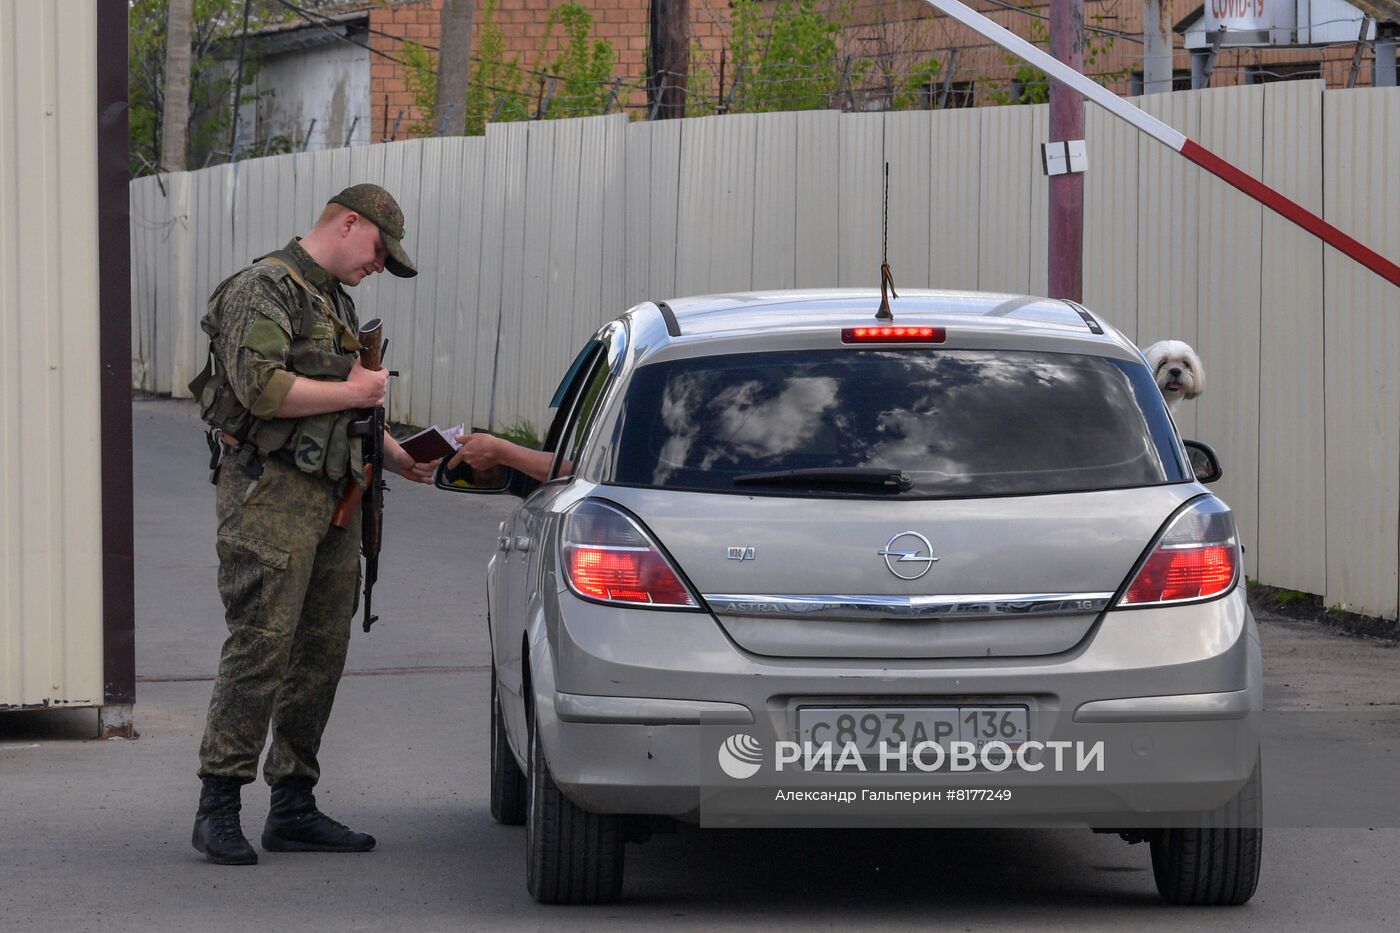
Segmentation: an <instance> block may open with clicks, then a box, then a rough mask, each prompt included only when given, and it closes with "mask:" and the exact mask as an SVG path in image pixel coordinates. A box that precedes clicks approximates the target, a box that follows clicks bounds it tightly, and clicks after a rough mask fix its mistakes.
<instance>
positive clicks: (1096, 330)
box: [1060, 298, 1103, 334]
mask: <svg viewBox="0 0 1400 933" xmlns="http://www.w3.org/2000/svg"><path fill="white" fill-rule="evenodd" d="M1060 300H1061V301H1063V302H1064V303H1065V304H1067V305H1069V306H1070V307H1071V308H1073V309H1074V310H1076V311H1078V312H1079V316H1080V317H1082V318H1083V319H1084V323H1085V324H1088V325H1089V333H1091V334H1102V333H1103V326H1102V325H1100V324H1099V322H1098V321H1096V320H1094V316H1093V315H1092V314H1090V313H1089V311H1088V309H1087V308H1085V307H1084V306H1083V305H1081V304H1080V303H1079V302H1077V301H1070V300H1069V299H1068V298H1061V299H1060Z"/></svg>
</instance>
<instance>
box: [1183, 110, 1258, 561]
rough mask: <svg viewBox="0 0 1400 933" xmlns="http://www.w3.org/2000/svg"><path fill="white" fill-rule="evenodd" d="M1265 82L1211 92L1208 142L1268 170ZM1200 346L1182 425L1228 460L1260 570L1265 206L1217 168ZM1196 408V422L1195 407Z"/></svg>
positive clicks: (1205, 194)
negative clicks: (1199, 387) (1201, 386)
mask: <svg viewBox="0 0 1400 933" xmlns="http://www.w3.org/2000/svg"><path fill="white" fill-rule="evenodd" d="M1264 89H1265V88H1264V86H1263V85H1254V86H1252V87H1251V86H1248V85H1246V86H1241V87H1232V88H1221V89H1220V90H1221V93H1218V94H1211V95H1210V96H1209V97H1205V98H1203V99H1202V100H1201V117H1200V119H1201V131H1200V137H1199V138H1200V140H1201V143H1202V145H1204V146H1206V147H1207V148H1209V149H1211V150H1212V151H1214V152H1216V153H1218V154H1219V155H1220V156H1221V157H1222V158H1224V159H1226V160H1228V161H1229V162H1231V163H1232V164H1234V165H1236V166H1238V167H1239V168H1241V169H1242V170H1244V171H1245V172H1247V173H1249V174H1250V175H1251V176H1253V177H1255V178H1258V177H1259V175H1260V173H1261V172H1262V171H1263V169H1264ZM1199 193H1200V208H1199V211H1200V213H1199V218H1200V225H1201V226H1200V231H1201V232H1200V237H1199V238H1198V240H1197V244H1198V247H1197V248H1198V250H1199V257H1200V258H1199V260H1198V263H1199V266H1198V269H1199V272H1198V275H1197V299H1196V307H1197V309H1198V310H1197V340H1198V343H1197V344H1196V345H1195V347H1196V352H1197V354H1198V355H1200V356H1202V357H1203V359H1202V361H1201V362H1202V363H1203V365H1204V366H1205V371H1206V384H1207V388H1208V391H1207V392H1206V394H1204V395H1203V396H1202V397H1201V398H1200V399H1199V400H1197V401H1196V402H1195V403H1190V402H1188V403H1185V404H1184V405H1183V406H1182V410H1183V411H1184V412H1186V417H1185V418H1183V419H1182V420H1183V422H1184V423H1183V424H1182V425H1181V430H1182V432H1183V433H1184V434H1185V436H1187V437H1195V438H1198V439H1200V440H1202V441H1205V442H1206V443H1207V444H1210V445H1211V446H1212V447H1214V448H1215V450H1216V452H1217V453H1219V454H1220V457H1221V460H1222V461H1223V463H1224V464H1225V466H1226V470H1225V477H1224V478H1223V479H1222V480H1220V482H1219V483H1218V484H1216V486H1215V492H1216V494H1217V495H1219V496H1220V497H1221V498H1222V499H1224V500H1225V501H1226V502H1228V503H1229V504H1230V508H1231V509H1232V510H1233V511H1234V513H1235V524H1236V525H1237V526H1238V528H1239V530H1240V534H1241V536H1242V537H1243V539H1244V543H1245V546H1246V548H1248V550H1247V552H1246V554H1245V570H1246V572H1248V573H1249V575H1250V576H1255V575H1256V569H1255V568H1256V567H1257V564H1256V563H1255V561H1256V560H1257V555H1258V553H1259V548H1260V542H1259V492H1258V489H1259V482H1258V478H1259V298H1260V295H1259V256H1260V249H1261V244H1262V242H1263V239H1262V238H1263V233H1262V230H1263V210H1264V209H1263V207H1262V206H1260V204H1259V202H1258V201H1255V200H1254V199H1253V198H1250V197H1247V196H1246V195H1244V194H1243V193H1242V192H1239V191H1236V190H1235V189H1234V188H1231V187H1229V186H1228V185H1226V184H1225V183H1224V182H1223V181H1220V180H1219V179H1217V178H1215V177H1214V176H1211V177H1205V178H1202V179H1201V183H1200V188H1199ZM1192 409H1194V413H1195V416H1196V419H1195V424H1194V425H1191V421H1190V416H1191V411H1192Z"/></svg>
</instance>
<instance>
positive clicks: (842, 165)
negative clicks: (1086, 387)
mask: <svg viewBox="0 0 1400 933" xmlns="http://www.w3.org/2000/svg"><path fill="white" fill-rule="evenodd" d="M4 2H6V0H0V3H4ZM8 2H9V5H8V6H7V7H4V9H6V10H8V11H9V15H10V16H11V18H12V19H24V20H25V22H26V23H41V22H42V21H43V18H44V17H43V15H42V14H41V13H40V12H38V8H37V7H36V8H33V9H31V8H29V7H25V8H24V9H25V12H24V13H23V14H20V13H19V12H17V11H18V10H19V9H20V7H19V6H17V5H16V4H14V0H8ZM36 28H38V29H39V32H38V33H36V34H43V29H44V28H45V27H43V26H38V27H36ZM3 53H4V54H9V55H12V56H21V57H23V56H24V55H29V56H30V57H32V56H33V55H35V54H38V53H37V52H35V51H33V50H31V49H28V48H26V49H25V50H23V51H17V50H16V47H15V46H13V45H11V46H8V47H4V50H3ZM1143 105H1144V106H1145V107H1146V108H1147V109H1148V110H1149V112H1152V113H1154V114H1155V115H1157V116H1159V117H1161V118H1162V119H1164V120H1165V121H1166V122H1168V123H1169V124H1171V125H1173V126H1175V127H1177V128H1178V129H1180V130H1181V131H1183V132H1185V133H1186V134H1187V135H1190V136H1193V137H1196V138H1200V139H1202V141H1203V142H1204V143H1205V144H1206V145H1208V146H1210V147H1212V148H1214V149H1216V150H1217V151H1219V152H1221V153H1222V155H1224V156H1225V157H1226V158H1229V159H1232V160H1234V161H1235V162H1236V163H1237V164H1239V165H1241V167H1243V168H1244V169H1245V170H1246V171H1249V172H1262V173H1263V176H1264V178H1265V180H1266V181H1267V182H1269V183H1271V184H1273V185H1275V186H1276V187H1279V188H1281V189H1282V190H1284V191H1285V192H1286V193H1288V194H1290V195H1291V196H1293V197H1295V198H1296V199H1298V200H1300V201H1301V202H1302V203H1304V204H1305V205H1309V206H1313V207H1317V206H1319V205H1325V206H1326V211H1327V215H1328V217H1329V219H1331V220H1332V221H1333V222H1335V223H1337V224H1338V225H1339V226H1341V227H1342V228H1343V229H1345V230H1347V231H1348V232H1350V233H1352V234H1354V235H1356V236H1358V237H1359V238H1360V239H1361V240H1362V241H1363V242H1366V243H1367V245H1369V246H1372V247H1374V248H1377V249H1379V250H1380V251H1381V252H1382V253H1385V254H1387V255H1396V254H1400V229H1398V228H1400V220H1397V218H1400V205H1397V203H1396V200H1397V197H1400V193H1397V187H1400V182H1397V180H1396V179H1395V178H1394V172H1393V169H1392V166H1391V165H1390V163H1389V162H1388V161H1387V159H1386V154H1387V153H1393V152H1394V151H1400V142H1397V139H1396V137H1397V134H1400V114H1397V109H1400V92H1397V91H1393V90H1389V89H1379V90H1368V91H1355V92H1340V91H1338V92H1332V93H1331V94H1326V95H1325V94H1323V93H1321V92H1320V90H1319V86H1318V85H1316V84H1305V83H1290V84H1276V85H1271V86H1269V87H1267V88H1258V87H1256V88H1247V87H1246V88H1235V89H1218V90H1213V91H1201V92H1179V93H1174V94H1160V95H1152V96H1150V97H1147V98H1144V99H1143ZM16 107H17V108H18V107H19V105H16ZM30 109H32V107H31V108H30ZM15 112H17V113H20V112H23V110H22V108H20V109H16V111H15ZM1324 116H1325V123H1324V125H1323V126H1321V127H1320V126H1319V121H1322V120H1323V118H1324ZM1046 119H1047V114H1046V112H1045V108H1043V107H1037V108H1028V107H1003V108H986V109H981V110H968V111H938V112H931V113H907V114H903V113H896V114H846V115H842V114H839V113H837V112H834V111H812V112H805V113H796V114H792V113H789V114H765V115H749V116H742V117H729V118H723V119H720V118H702V119H696V120H677V121H663V122H658V123H647V124H630V123H628V122H627V121H626V120H625V118H624V117H621V116H614V117H604V118H592V119H589V120H584V121H575V122H557V123H554V122H551V123H539V124H524V123H519V124H499V125H493V126H491V127H490V128H489V129H488V135H487V137H486V138H485V139H479V138H478V139H473V140H435V141H424V142H409V143H400V144H394V145H389V146H366V147H360V148H357V149H354V150H332V151H328V152H319V153H314V154H309V155H297V156H284V157H277V158H273V159H263V160H256V161H252V162H246V163H242V164H240V165H236V166H219V167H216V168H212V169H206V170H203V171H200V172H194V173H190V174H189V175H187V176H176V177H170V176H166V177H163V178H162V179H160V180H157V179H154V178H151V179H140V180H137V181H134V182H133V183H132V185H131V195H130V204H131V210H132V299H133V307H132V316H133V323H132V327H133V335H132V355H133V376H132V378H133V384H134V385H137V386H144V387H148V388H151V389H155V390H157V391H172V390H174V391H177V392H178V391H180V388H181V387H182V386H183V384H184V382H185V381H187V380H188V377H189V375H191V374H192V372H193V371H194V370H195V369H197V368H198V367H199V366H202V365H203V360H204V352H205V342H204V338H203V335H202V334H201V333H200V332H198V330H197V329H196V328H197V323H196V322H197V321H198V318H199V316H200V315H201V314H202V313H203V310H204V304H205V300H206V296H207V295H208V293H209V291H211V290H212V289H213V287H214V286H215V285H216V284H217V283H218V282H219V281H220V280H221V279H223V278H224V277H225V276H227V275H229V274H230V273H232V272H233V271H235V270H237V269H238V268H240V267H241V266H242V265H243V264H245V263H246V262H248V261H249V260H250V259H251V258H252V257H253V256H255V255H258V254H259V253H261V252H265V251H267V250H268V249H272V248H275V247H276V246H279V245H280V244H281V243H283V242H285V240H286V239H287V238H288V237H289V236H291V235H292V234H293V233H295V232H303V231H304V230H306V229H309V227H310V225H311V223H312V222H313V221H314V220H315V216H316V214H317V213H319V210H320V207H321V205H322V204H324V203H325V201H326V199H327V198H329V197H330V196H332V195H333V194H334V193H335V192H337V191H339V190H340V189H341V188H343V187H345V186H346V185H347V184H350V183H352V182H359V181H371V180H372V181H377V182H380V183H383V184H384V185H385V186H386V187H388V188H389V189H390V190H391V191H393V192H394V193H395V195H396V197H398V198H399V200H400V203H401V204H403V206H404V212H405V215H406V219H407V222H408V226H409V231H408V235H407V237H406V242H407V245H408V248H409V251H410V254H411V255H414V256H415V257H417V258H418V259H419V265H420V268H421V269H422V272H421V274H420V276H419V278H418V279H417V280H414V281H397V280H392V279H390V278H389V277H386V276H375V277H373V278H371V279H370V280H369V281H368V282H366V283H365V284H364V285H362V286H360V287H358V288H357V289H355V291H354V292H353V293H352V294H354V296H355V298H356V303H357V306H358V307H359V308H360V310H361V316H362V317H365V318H369V317H374V316H379V317H383V318H384V319H385V321H386V325H387V326H389V327H390V328H391V334H390V336H391V339H392V342H391V346H393V347H395V348H396V349H395V350H394V351H393V353H392V355H391V357H392V358H391V362H392V361H393V360H397V361H398V363H399V364H400V365H399V368H400V369H402V370H403V372H404V374H405V376H404V379H403V383H402V385H400V386H399V387H398V398H397V399H396V400H395V404H394V406H393V408H392V409H391V415H393V416H395V417H400V418H404V417H407V418H408V419H409V420H413V421H416V422H419V423H427V422H430V421H436V422H438V423H440V424H445V423H455V422H456V421H458V420H464V421H469V422H470V423H471V424H475V425H479V426H487V425H492V426H495V427H503V426H506V425H508V424H510V423H512V422H515V421H520V420H527V421H530V422H531V423H533V424H534V426H535V428H536V429H537V430H540V429H543V427H544V424H543V420H542V419H543V418H544V417H545V411H544V404H545V402H546V400H547V396H548V394H549V393H550V392H551V391H552V390H553V388H554V385H555V382H556V380H557V379H558V376H559V373H560V371H561V370H562V368H563V367H564V366H565V365H566V364H567V362H568V360H569V359H570V358H571V357H572V355H573V353H574V352H575V350H576V349H577V347H578V345H579V344H581V342H582V340H583V339H584V338H585V337H586V335H587V334H588V333H590V332H591V331H592V330H593V329H594V328H595V327H596V326H597V324H598V323H600V322H601V321H603V320H606V319H608V318H611V317H612V316H614V315H616V314H617V313H619V312H620V311H621V310H623V309H624V308H625V307H627V306H630V305H632V304H635V303H636V302H638V301H642V300H646V299H664V298H668V297H673V296H676V295H685V294H697V293H704V292H716V291H728V290H735V289H745V288H774V287H798V288H802V287H822V286H834V285H851V286H867V287H873V286H875V285H876V284H877V282H878V269H879V260H880V255H881V246H882V244H881V238H882V237H881V234H882V224H881V206H882V203H883V197H882V195H883V191H882V188H883V181H884V176H883V162H884V161H885V160H886V159H887V158H888V159H889V161H890V163H891V169H890V173H891V191H890V200H891V211H890V250H889V252H890V258H891V262H892V265H893V269H894V273H895V277H896V282H898V283H900V284H906V285H907V287H917V286H922V285H924V284H928V285H931V286H933V287H952V288H981V289H985V290H989V291H1014V292H1022V291H1028V290H1032V291H1033V290H1043V289H1044V287H1045V283H1044V270H1045V264H1044V254H1045V234H1046V231H1045V229H1044V228H1045V225H1046V205H1047V190H1048V189H1047V186H1046V184H1045V181H1044V178H1043V176H1041V174H1040V170H1039V167H1038V162H1037V149H1036V145H1037V144H1038V143H1039V142H1040V141H1041V139H1042V138H1043V137H1044V135H1045V123H1046ZM1087 120H1088V123H1087V132H1086V135H1087V137H1088V140H1089V146H1090V161H1091V164H1090V171H1089V175H1088V178H1087V179H1086V190H1085V217H1086V243H1085V294H1086V300H1087V303H1088V304H1089V305H1090V306H1091V307H1093V308H1094V309H1095V310H1097V311H1099V312H1100V313H1102V314H1103V315H1104V316H1105V317H1106V318H1107V319H1108V320H1110V321H1111V322H1113V323H1115V324H1116V325H1117V326H1118V327H1119V328H1120V329H1122V330H1123V331H1124V332H1125V333H1127V334H1128V335H1129V336H1131V337H1134V338H1135V339H1137V340H1138V341H1139V342H1140V343H1142V344H1146V343H1150V342H1152V341H1154V340H1158V339H1163V338H1178V339H1183V340H1186V341H1187V342H1189V343H1192V344H1193V345H1195V346H1196V347H1197V349H1198V350H1199V351H1200V352H1201V353H1202V355H1203V357H1204V358H1205V363H1206V370H1207V378H1208V382H1209V389H1208V391H1207V393H1206V395H1205V396H1204V397H1203V399H1202V400H1201V401H1200V402H1197V403H1187V404H1186V405H1185V406H1184V410H1183V413H1182V416H1181V418H1180V426H1181V429H1182V431H1183V433H1184V434H1186V435H1188V436H1191V435H1194V436H1198V437H1200V438H1201V439H1203V440H1206V441H1208V442H1210V443H1213V444H1215V445H1216V446H1217V448H1219V449H1220V450H1221V453H1222V455H1223V457H1224V459H1225V463H1226V468H1227V469H1226V479H1225V480H1224V482H1223V483H1222V484H1221V486H1220V487H1219V489H1220V491H1221V493H1222V495H1223V496H1224V497H1225V498H1226V499H1227V500H1229V501H1230V502H1231V503H1232V505H1234V507H1235V509H1236V513H1237V517H1238V518H1239V521H1240V524H1241V528H1242V530H1243V534H1244V537H1245V539H1246V541H1247V542H1249V543H1250V544H1251V545H1253V546H1252V547H1251V549H1250V553H1251V562H1253V561H1258V563H1257V565H1254V566H1257V570H1256V571H1253V572H1255V573H1257V574H1258V576H1259V577H1260V578H1261V579H1262V580H1263V581H1264V582H1267V583H1273V584H1276V585H1280V586H1287V587H1291V588H1295V589H1302V590H1306V591H1323V592H1325V593H1326V595H1327V598H1328V600H1329V602H1339V603H1345V604H1347V605H1349V606H1350V607H1352V608H1355V609H1358V610H1361V611H1366V612H1375V613H1380V614H1383V615H1395V614H1396V611H1397V559H1396V554H1397V549H1400V542H1397V525H1400V467H1397V466H1396V464H1397V461H1400V427H1397V422H1400V386H1397V384H1396V379H1395V376H1394V370H1395V365H1394V361H1395V359H1396V358H1397V355H1398V354H1397V345H1398V344H1400V325H1397V323H1396V319H1395V315H1394V313H1393V311H1394V307H1395V302H1394V300H1393V294H1392V292H1391V291H1390V290H1389V289H1390V287H1389V286H1388V285H1385V284H1384V283H1383V282H1382V281H1381V280H1380V279H1377V278H1376V277H1374V276H1372V275H1371V274H1370V273H1368V272H1365V271H1364V270H1363V269H1361V268H1360V267H1358V266H1356V265H1355V264H1354V263H1352V262H1351V261H1350V260H1346V259H1345V258H1344V257H1342V256H1340V254H1336V253H1333V252H1332V251H1326V252H1325V253H1324V252H1323V251H1322V249H1321V247H1320V246H1319V245H1318V244H1317V242H1316V241H1315V240H1313V239H1312V238H1311V237H1309V236H1307V235H1306V234H1303V233H1301V232H1300V231H1298V230H1297V229H1296V228H1294V227H1292V226H1291V225H1288V224H1286V223H1285V222H1283V221H1282V220H1280V219H1278V218H1275V217H1274V216H1273V215H1271V214H1270V215H1265V214H1264V213H1263V212H1262V210H1261V209H1260V208H1259V207H1258V206H1257V205H1255V204H1254V203H1252V202H1250V201H1249V200H1248V199H1246V198H1245V197H1244V196H1243V195H1241V194H1239V193H1237V192H1235V191H1234V190H1233V189H1230V188H1228V187H1226V186H1225V185H1223V184H1221V183H1219V182H1217V181H1215V180H1214V179H1212V178H1210V177H1209V176H1206V175H1205V174H1204V173H1202V172H1201V171H1200V170H1198V169H1196V168H1195V167H1194V166H1192V165H1190V164H1189V163H1187V162H1185V161H1184V160H1182V159H1181V158H1180V157H1179V156H1177V155H1176V154H1174V153H1172V152H1170V151H1169V150H1167V149H1166V148H1164V147H1161V146H1158V145H1156V144H1155V143H1152V142H1150V141H1148V140H1145V139H1142V138H1140V137H1139V136H1138V135H1137V134H1136V133H1135V132H1134V131H1132V130H1131V129H1129V128H1127V127H1126V126H1124V125H1123V124H1120V123H1118V122H1117V121H1114V120H1112V119H1111V118H1108V117H1107V116H1105V115H1104V114H1102V113H1100V112H1099V111H1097V110H1096V109H1094V108H1090V110H1089V112H1088V114H1087ZM1319 140H1321V142H1319ZM1392 161H1393V160H1392ZM1322 179H1325V180H1326V181H1325V184H1324V182H1323V181H1322ZM1324 194H1325V197H1324ZM15 197H16V198H18V197H19V195H18V194H17V195H16V196H15ZM1261 257H1262V258H1261ZM464 259H465V261H464ZM1324 273H1325V276H1324ZM1309 334H1311V335H1314V342H1313V343H1305V347H1304V348H1303V349H1300V345H1299V341H1300V340H1301V341H1306V339H1307V335H1309ZM1319 341H1320V342H1321V343H1323V344H1324V346H1325V351H1324V350H1322V349H1319V348H1317V347H1316V343H1317V342H1319ZM1309 353H1312V356H1311V357H1310V356H1309ZM1318 353H1323V354H1324V362H1325V367H1319V366H1317V365H1316V364H1315V362H1314V363H1312V364H1309V363H1308V362H1307V360H1309V359H1314V360H1315V358H1316V355H1317V354H1318ZM1324 388H1325V393H1324ZM1324 394H1325V402H1324ZM6 436H7V437H8V436H11V435H9V434H7V435H6ZM1324 490H1325V491H1326V492H1325V498H1324ZM1324 527H1325V529H1326V547H1325V548H1323V547H1321V546H1319V544H1318V542H1319V539H1320V538H1321V531H1320V529H1322V528H1324Z"/></svg>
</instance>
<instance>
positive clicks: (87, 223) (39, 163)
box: [0, 0, 194, 710]
mask: <svg viewBox="0 0 1400 933" xmlns="http://www.w3.org/2000/svg"><path fill="white" fill-rule="evenodd" d="M96 47H97V13H96V11H95V9H94V4H92V3H90V2H87V0H51V2H47V3H33V2H30V0H0V353H3V361H0V386H3V388H0V710H4V709H11V708H28V707H45V706H98V705H101V704H102V702H103V601H102V599H103V590H102V572H103V551H102V521H101V515H102V485H101V483H102V456H103V444H102V443H101V441H100V439H101V437H102V424H101V423H100V418H99V399H100V389H99V382H98V380H99V374H98V369H99V367H98V365H97V360H98V356H99V351H98V337H99V315H98V307H99V295H98V281H99V279H98V237H97V231H98V217H97V209H96V207H97V204H98V189H97V185H98V144H97V138H98V133H97V110H98V107H97V60H96V58H95V56H93V55H91V54H74V53H73V51H72V50H73V49H85V50H86V49H95V48H96ZM17 75H23V76H24V80H23V82H22V83H21V82H19V81H17V80H14V76H17ZM172 181H174V180H172ZM178 183H179V184H181V185H183V186H186V187H188V184H189V182H188V180H187V179H179V180H178ZM137 191H138V189H136V188H133V196H135V195H136V193H137ZM158 209H159V211H160V212H161V215H162V216H165V215H166V213H167V212H168V210H169V208H168V202H162V204H161V205H160V206H159V208H158ZM193 246H194V243H193V241H192V240H190V239H189V238H188V237H187V236H185V235H184V234H183V232H182V235H181V236H180V237H179V238H178V242H176V241H175V240H171V241H169V242H165V243H156V242H152V243H150V244H149V245H147V244H145V243H144V242H143V244H142V249H141V259H142V261H143V262H147V263H153V264H156V265H155V267H154V268H149V267H147V268H143V269H142V270H140V275H139V278H140V279H141V280H142V281H143V282H147V283H154V282H155V281H156V280H157V278H158V276H160V275H168V274H169V272H170V261H169V257H171V256H176V255H180V253H177V252H175V251H176V250H184V249H186V248H187V247H188V248H190V249H193ZM147 293H148V294H150V293H151V292H149V291H148V292H147ZM164 310H166V311H167V312H169V311H172V310H173V309H169V308H166V309H164ZM152 311H154V309H152ZM157 320H158V318H156V317H155V315H154V314H153V313H148V314H147V315H146V318H145V321H146V323H147V324H148V326H154V325H155V323H156V322H157ZM166 320H173V318H166ZM169 336H170V335H157V334H155V333H147V334H145V335H143V340H142V342H141V344H140V346H141V349H142V351H143V354H142V356H141V357H140V358H141V359H143V360H146V361H147V364H146V365H149V366H152V367H153V366H155V364H156V358H157V355H159V357H160V359H161V360H162V362H163V365H164V366H165V367H166V369H165V370H164V372H166V373H168V372H169V365H170V355H171V353H172V352H173V349H174V344H173V343H172V342H170V341H168V340H161V339H159V338H161V337H169ZM134 348H135V344H133V349H134ZM150 375H151V376H154V375H155V374H154V373H151V374H150ZM74 465H81V467H80V468H70V467H73V466H74Z"/></svg>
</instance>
